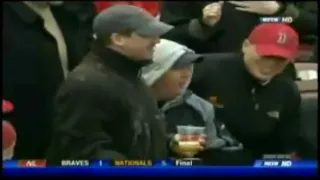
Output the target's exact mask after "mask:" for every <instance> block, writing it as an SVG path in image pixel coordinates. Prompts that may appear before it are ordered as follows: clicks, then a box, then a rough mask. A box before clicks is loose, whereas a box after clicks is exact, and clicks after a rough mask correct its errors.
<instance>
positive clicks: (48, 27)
mask: <svg viewBox="0 0 320 180" xmlns="http://www.w3.org/2000/svg"><path fill="white" fill-rule="evenodd" d="M78 5H80V4H76V3H74V4H72V3H66V4H64V3H63V1H55V2H51V1H50V2H48V1H41V2H36V1H25V2H5V3H4V4H3V28H2V29H3V32H2V37H3V39H2V48H3V55H2V59H3V96H4V98H5V99H7V100H10V101H11V102H12V103H13V104H14V105H15V111H14V112H13V114H12V118H10V121H11V122H12V124H13V125H14V127H15V128H16V130H17V132H18V134H19V136H18V140H17V141H18V143H17V146H16V152H15V157H16V158H18V159H28V158H30V159H42V158H44V152H45V149H46V148H47V146H48V142H49V139H50V133H49V132H50V129H51V127H50V125H51V118H52V98H53V96H54V95H55V93H56V90H57V88H58V86H59V85H60V83H61V82H62V81H63V80H64V78H65V77H66V75H67V73H68V71H69V70H71V69H73V68H74V67H75V66H76V65H77V64H78V62H79V61H80V60H81V58H82V57H83V56H84V54H85V53H86V52H87V51H88V49H89V42H90V37H92V35H91V21H92V18H93V15H94V14H90V12H92V11H90V8H94V7H93V4H86V6H84V7H83V9H84V11H81V12H78V11H73V10H70V9H69V8H72V7H74V6H78ZM90 5H91V6H90Z"/></svg>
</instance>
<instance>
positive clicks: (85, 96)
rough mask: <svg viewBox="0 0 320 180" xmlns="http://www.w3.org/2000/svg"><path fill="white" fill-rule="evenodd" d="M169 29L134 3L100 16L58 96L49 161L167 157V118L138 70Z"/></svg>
mask: <svg viewBox="0 0 320 180" xmlns="http://www.w3.org/2000/svg"><path fill="white" fill-rule="evenodd" d="M171 28H172V26H170V25H167V24H164V23H162V22H160V21H158V20H156V19H155V18H154V17H153V16H152V15H151V14H149V13H148V12H146V11H145V10H143V9H141V8H139V7H136V6H131V5H114V6H112V7H110V8H108V9H105V10H104V11H102V12H100V14H98V16H97V17H96V18H95V19H94V25H93V30H94V33H95V37H96V41H95V42H94V45H93V48H92V51H91V52H90V53H89V54H88V55H87V56H86V57H85V58H84V61H83V62H82V63H81V64H80V65H79V66H78V67H77V68H76V69H75V70H74V71H73V72H72V73H70V75H69V77H68V78H67V80H66V81H65V83H64V84H63V85H62V87H61V89H60V90H59V92H58V95H57V104H56V108H57V114H56V118H55V120H54V123H55V124H54V135H53V141H52V146H51V148H50V149H49V155H48V160H49V162H52V163H59V160H61V159H125V158H133V159H162V158H166V157H167V153H166V151H167V150H166V148H167V147H166V145H167V144H166V135H165V125H164V121H163V119H162V116H161V114H160V112H159V110H158V108H157V106H156V103H155V101H154V100H153V98H152V97H151V95H150V94H149V92H148V88H147V87H146V86H145V85H144V84H143V83H142V81H141V77H140V73H139V71H140V68H141V67H143V66H144V65H145V64H149V63H151V62H152V55H153V48H154V46H155V45H156V44H157V43H158V42H159V37H160V36H161V35H162V34H164V33H166V32H167V31H169V30H170V29H171Z"/></svg>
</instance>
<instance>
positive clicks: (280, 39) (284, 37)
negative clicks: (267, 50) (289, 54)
mask: <svg viewBox="0 0 320 180" xmlns="http://www.w3.org/2000/svg"><path fill="white" fill-rule="evenodd" d="M287 39H288V36H287V34H286V33H284V32H279V33H278V40H277V43H278V44H285V43H286V42H287Z"/></svg>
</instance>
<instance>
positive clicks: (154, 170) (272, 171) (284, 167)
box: [3, 159, 317, 177]
mask: <svg viewBox="0 0 320 180" xmlns="http://www.w3.org/2000/svg"><path fill="white" fill-rule="evenodd" d="M3 167H4V168H3V174H4V175H5V176H28V175H29V176H34V175H37V176H41V175H43V176H48V175H61V176H74V175H77V176H80V175H90V176H127V177H134V176H162V177H164V176H177V177H178V176H189V177H190V176H197V177H203V176H235V177H236V176H316V175H317V162H315V161H288V160H285V161H271V160H268V161H266V160H259V161H256V163H255V164H254V165H253V166H224V167H220V166H202V165H201V162H200V161H198V160H194V159H192V160H189V159H183V160H181V159H180V160H161V161H151V160H118V161H107V160H95V161H88V160H64V161H61V166H50V165H47V164H46V161H45V160H19V161H5V162H3Z"/></svg>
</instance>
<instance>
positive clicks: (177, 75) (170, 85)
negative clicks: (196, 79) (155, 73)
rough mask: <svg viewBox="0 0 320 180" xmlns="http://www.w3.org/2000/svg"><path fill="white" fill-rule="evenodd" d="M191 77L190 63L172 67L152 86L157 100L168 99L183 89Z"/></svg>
mask: <svg viewBox="0 0 320 180" xmlns="http://www.w3.org/2000/svg"><path fill="white" fill-rule="evenodd" d="M191 77H192V65H190V66H186V67H181V68H172V69H170V70H169V71H168V72H166V73H165V74H164V75H163V76H162V77H161V78H160V79H159V80H158V81H157V82H156V83H155V84H154V85H153V86H152V88H153V89H154V90H155V92H156V95H157V98H158V100H170V99H173V98H175V97H177V96H178V95H180V94H181V93H182V92H183V90H185V89H186V88H187V86H188V84H189V82H190V80H191Z"/></svg>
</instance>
